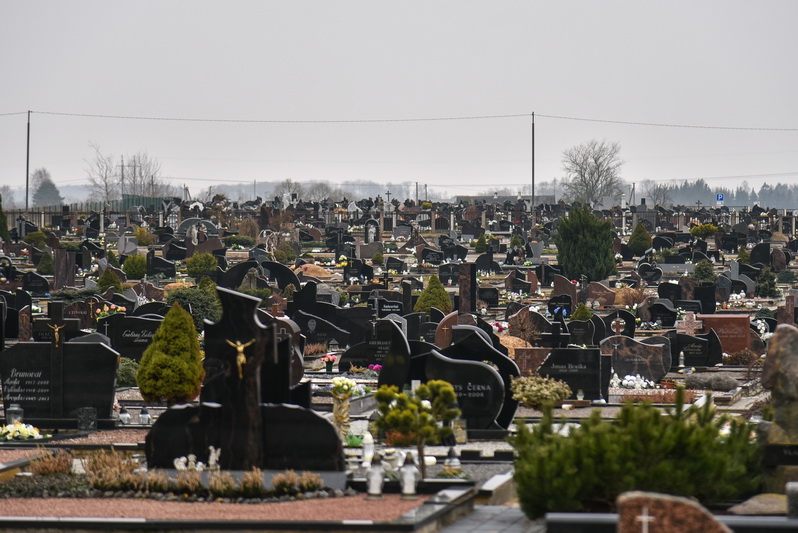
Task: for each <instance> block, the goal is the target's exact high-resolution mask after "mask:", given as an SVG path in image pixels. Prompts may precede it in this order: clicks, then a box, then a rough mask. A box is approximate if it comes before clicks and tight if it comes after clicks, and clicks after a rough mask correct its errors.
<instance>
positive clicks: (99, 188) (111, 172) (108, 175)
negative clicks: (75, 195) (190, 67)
mask: <svg viewBox="0 0 798 533" xmlns="http://www.w3.org/2000/svg"><path fill="white" fill-rule="evenodd" d="M90 146H91V147H92V148H93V149H94V159H91V160H88V159H87V160H85V162H86V176H87V177H88V178H89V190H90V192H89V198H91V199H92V200H94V201H96V202H103V203H104V204H107V203H109V202H110V201H111V200H116V199H117V198H119V196H120V189H119V185H120V183H119V175H118V174H117V173H116V165H115V164H114V157H113V156H112V155H107V154H103V153H102V151H101V150H100V147H99V146H98V145H96V144H94V143H90Z"/></svg>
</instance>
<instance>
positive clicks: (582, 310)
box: [571, 302, 593, 320]
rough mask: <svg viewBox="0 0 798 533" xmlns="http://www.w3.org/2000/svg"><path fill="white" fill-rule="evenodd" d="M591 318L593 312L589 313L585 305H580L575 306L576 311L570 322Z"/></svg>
mask: <svg viewBox="0 0 798 533" xmlns="http://www.w3.org/2000/svg"><path fill="white" fill-rule="evenodd" d="M592 316H593V311H591V310H590V309H589V308H588V307H587V306H586V305H585V304H583V303H581V302H580V304H579V305H577V306H576V310H575V311H574V314H573V315H571V320H590V317H592Z"/></svg>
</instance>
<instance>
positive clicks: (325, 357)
mask: <svg viewBox="0 0 798 533" xmlns="http://www.w3.org/2000/svg"><path fill="white" fill-rule="evenodd" d="M319 360H320V361H321V362H322V363H334V362H336V361H337V360H338V358H337V357H336V356H334V355H333V354H331V353H326V354H324V355H322V356H321V358H320V359H319Z"/></svg>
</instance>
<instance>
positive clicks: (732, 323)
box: [696, 314, 751, 353]
mask: <svg viewBox="0 0 798 533" xmlns="http://www.w3.org/2000/svg"><path fill="white" fill-rule="evenodd" d="M696 318H698V319H699V320H701V321H702V322H703V323H704V329H703V330H702V332H703V333H707V332H709V330H711V329H714V330H715V333H717V334H718V338H720V344H721V346H722V347H723V351H724V352H726V353H735V352H739V351H742V350H744V349H746V348H749V349H750V348H751V336H750V334H749V331H750V329H751V327H750V318H749V317H748V315H742V314H741V315H698V316H697V317H696Z"/></svg>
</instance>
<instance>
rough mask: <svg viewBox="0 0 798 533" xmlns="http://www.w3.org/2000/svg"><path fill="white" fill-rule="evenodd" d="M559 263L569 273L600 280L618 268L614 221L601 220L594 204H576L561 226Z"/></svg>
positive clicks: (558, 237) (569, 275)
mask: <svg viewBox="0 0 798 533" xmlns="http://www.w3.org/2000/svg"><path fill="white" fill-rule="evenodd" d="M555 242H556V243H557V263H558V264H559V265H560V266H561V267H563V269H564V270H565V274H566V276H568V277H569V278H571V279H579V278H580V277H581V276H582V275H583V274H584V275H585V276H587V278H588V280H590V281H600V280H602V279H605V278H607V276H609V275H610V274H612V273H613V272H615V255H614V254H613V252H612V224H611V223H610V221H609V220H599V219H598V218H596V216H595V215H594V214H593V213H592V212H591V211H590V208H588V207H583V208H574V209H572V210H571V212H570V214H569V215H568V217H567V218H564V219H562V220H561V221H560V225H559V227H558V229H557V238H556V240H555Z"/></svg>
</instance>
